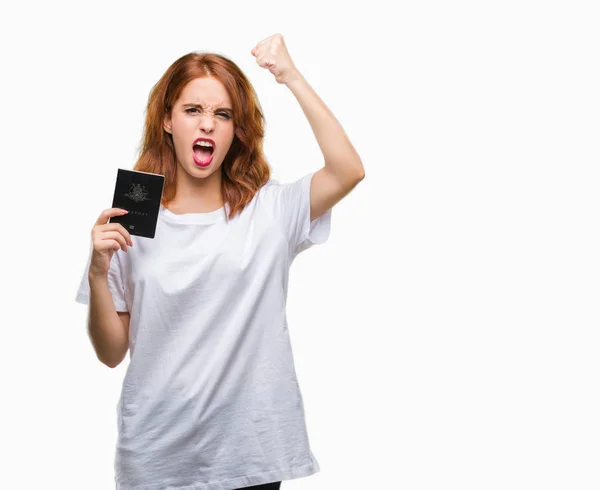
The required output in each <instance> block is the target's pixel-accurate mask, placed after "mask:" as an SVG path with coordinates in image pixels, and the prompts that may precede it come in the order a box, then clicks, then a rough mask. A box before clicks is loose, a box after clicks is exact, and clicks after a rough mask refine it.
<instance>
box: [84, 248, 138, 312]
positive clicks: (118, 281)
mask: <svg viewBox="0 0 600 490" xmlns="http://www.w3.org/2000/svg"><path fill="white" fill-rule="evenodd" d="M92 252H93V244H92V243H91V240H90V251H89V254H88V260H87V263H86V266H85V268H84V271H83V275H82V277H81V281H80V282H79V288H78V289H77V293H76V295H75V301H76V302H77V303H81V304H84V305H87V304H88V303H89V299H90V284H89V281H88V271H89V268H90V263H91V261H92ZM119 252H122V250H120V249H119V250H117V251H116V252H115V253H114V254H113V256H112V259H111V261H110V268H109V270H108V289H109V290H110V293H111V296H112V299H113V303H114V304H115V309H116V310H117V311H129V309H128V308H127V302H126V300H125V287H124V282H123V276H122V275H121V263H120V253H119ZM122 253H125V252H122Z"/></svg>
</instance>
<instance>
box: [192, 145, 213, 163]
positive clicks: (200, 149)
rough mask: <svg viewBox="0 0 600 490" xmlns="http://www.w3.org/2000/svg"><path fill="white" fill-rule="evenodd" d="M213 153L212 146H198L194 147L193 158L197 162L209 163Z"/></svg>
mask: <svg viewBox="0 0 600 490" xmlns="http://www.w3.org/2000/svg"><path fill="white" fill-rule="evenodd" d="M214 151H215V150H214V148H213V147H212V146H202V145H199V144H195V145H194V156H195V157H196V160H198V161H199V162H207V161H209V160H210V159H211V158H212V155H213V153H214Z"/></svg>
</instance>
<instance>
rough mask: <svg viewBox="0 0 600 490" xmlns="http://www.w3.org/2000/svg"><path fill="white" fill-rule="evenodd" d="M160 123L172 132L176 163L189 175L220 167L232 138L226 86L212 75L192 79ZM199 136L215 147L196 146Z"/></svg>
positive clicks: (208, 171) (231, 116) (233, 129)
mask: <svg viewBox="0 0 600 490" xmlns="http://www.w3.org/2000/svg"><path fill="white" fill-rule="evenodd" d="M163 127H164V128H165V131H167V132H168V133H170V134H171V135H172V136H173V143H174V145H175V153H176V155H177V160H178V163H179V166H181V167H182V168H183V169H184V170H185V171H186V172H187V173H188V174H189V175H190V176H192V177H200V178H205V177H208V176H209V175H211V174H213V173H214V172H216V171H217V170H218V169H219V168H220V167H221V164H222V163H223V160H224V159H225V156H226V155H227V152H228V151H229V147H230V146H231V142H232V141H233V136H234V131H235V128H234V124H233V108H232V105H231V99H230V98H229V94H228V93H227V90H225V87H224V86H223V84H222V83H221V82H219V81H218V80H216V79H215V78H211V77H204V78H196V79H194V80H192V81H191V82H189V83H188V84H187V85H186V86H185V88H184V89H183V91H182V93H181V95H180V97H179V99H177V101H176V102H175V105H174V106H173V108H172V110H171V114H170V115H169V114H167V115H166V116H165V119H164V124H163ZM198 138H208V139H210V140H212V141H213V145H214V148H213V149H211V148H207V147H202V146H198V145H197V140H198ZM209 161H210V163H209V164H208V165H206V166H203V165H201V163H202V162H209Z"/></svg>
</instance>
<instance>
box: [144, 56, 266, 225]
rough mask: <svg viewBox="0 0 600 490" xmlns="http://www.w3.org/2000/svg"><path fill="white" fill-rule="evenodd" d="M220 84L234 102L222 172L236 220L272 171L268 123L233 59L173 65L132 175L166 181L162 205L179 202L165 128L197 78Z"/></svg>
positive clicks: (152, 100) (152, 104)
mask: <svg viewBox="0 0 600 490" xmlns="http://www.w3.org/2000/svg"><path fill="white" fill-rule="evenodd" d="M201 77H213V78H215V79H217V80H219V81H220V82H221V83H222V84H223V85H224V86H225V89H226V90H227V92H228V93H229V96H230V97H231V102H232V109H233V121H234V127H235V133H234V137H233V141H232V143H231V147H230V149H229V152H228V153H227V155H226V157H225V159H224V160H223V164H222V165H221V169H220V171H221V172H222V179H221V180H222V186H221V192H222V196H223V201H224V202H226V203H228V204H229V216H228V218H229V219H231V218H233V217H234V216H235V215H236V214H237V213H240V212H241V211H242V210H243V209H244V208H245V207H246V205H247V204H248V203H249V202H250V201H251V200H252V198H253V197H254V195H255V194H256V192H257V191H258V190H259V189H260V188H261V187H262V186H263V185H264V184H265V183H266V182H267V181H268V180H269V178H270V176H271V169H270V167H269V164H268V163H267V160H266V158H265V156H264V154H263V138H264V127H265V118H264V115H263V112H262V108H261V106H260V103H259V102H258V97H257V95H256V92H255V90H254V88H253V87H252V85H251V84H250V82H249V80H248V78H247V77H246V75H244V73H243V72H242V70H240V68H239V67H238V66H237V65H236V64H235V63H234V62H233V61H231V60H230V59H228V58H226V57H225V56H222V55H220V54H216V53H197V52H192V53H188V54H186V55H184V56H182V57H181V58H179V59H178V60H177V61H175V62H174V63H173V64H172V65H171V66H170V67H169V68H168V69H167V71H166V72H165V73H164V75H163V76H162V77H161V78H160V80H159V81H158V82H157V83H156V85H154V87H153V88H152V90H151V92H150V95H149V97H148V106H147V108H146V122H145V128H144V134H143V138H142V143H141V145H140V147H138V150H139V157H138V160H137V162H136V164H135V166H134V167H133V169H134V170H140V171H142V172H150V173H154V174H161V175H164V176H165V186H164V189H163V197H162V199H161V203H162V204H163V205H166V204H168V203H169V202H170V201H172V200H173V198H174V197H175V182H176V179H177V165H176V154H175V146H174V144H173V137H172V136H171V135H170V134H169V133H167V132H166V131H165V129H164V127H163V119H164V116H165V114H171V110H172V108H173V106H174V104H175V102H176V101H177V99H178V98H179V96H180V95H181V92H182V91H183V89H184V87H185V86H186V85H187V84H188V83H189V82H190V81H191V80H194V79H196V78H201Z"/></svg>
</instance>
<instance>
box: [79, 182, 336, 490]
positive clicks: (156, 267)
mask: <svg viewBox="0 0 600 490" xmlns="http://www.w3.org/2000/svg"><path fill="white" fill-rule="evenodd" d="M313 175H314V172H312V173H309V174H307V175H305V176H304V177H302V178H300V179H299V180H297V181H295V182H291V183H287V184H280V183H279V182H277V181H275V180H273V179H271V180H270V181H269V182H268V183H267V184H265V185H264V186H263V187H261V189H260V190H259V191H258V192H257V193H256V195H255V196H254V198H253V199H252V201H251V202H250V203H249V204H248V205H247V206H246V208H245V209H244V210H243V211H242V213H241V214H240V215H237V216H235V217H234V218H233V219H231V220H227V218H226V216H225V210H228V209H229V206H228V204H226V205H225V206H224V207H223V208H221V209H219V210H217V211H213V212H210V213H188V214H179V215H178V214H174V213H172V212H171V211H169V210H168V209H166V208H164V207H163V206H162V205H161V208H160V212H159V219H158V223H157V228H156V235H155V237H154V238H153V239H148V238H144V237H138V236H132V240H133V242H134V246H133V247H130V248H129V249H128V252H127V253H125V252H123V251H122V250H121V249H119V250H117V251H116V252H115V254H114V255H113V258H112V260H111V264H110V271H109V273H108V282H109V288H110V291H111V294H112V298H113V302H114V305H115V308H116V310H117V311H129V313H130V323H129V346H130V350H129V358H130V362H129V365H128V367H127V371H126V374H125V378H124V380H123V386H122V391H121V396H120V398H119V402H118V404H117V421H118V440H117V447H116V452H115V461H114V469H115V483H116V489H117V490H159V489H160V490H162V489H170V490H231V489H234V488H240V487H246V486H252V485H260V484H264V483H269V482H274V481H281V480H289V479H294V478H301V477H305V476H309V475H311V474H313V473H316V472H318V471H319V470H320V468H319V464H318V462H317V460H316V458H315V456H314V455H313V454H312V451H311V449H310V445H309V440H308V436H307V431H306V424H305V414H304V405H303V400H302V396H301V393H300V388H299V385H298V381H297V378H296V372H295V367H294V360H293V356H292V349H291V345H290V339H289V334H288V324H287V318H286V297H287V289H288V272H289V268H290V265H291V263H292V261H293V260H294V258H295V257H296V256H297V255H298V253H300V252H302V251H303V250H306V249H307V248H309V247H311V246H312V245H313V244H321V243H325V242H326V241H327V239H328V237H329V233H330V227H331V209H330V210H329V211H327V213H325V214H324V215H323V216H321V217H320V218H317V219H315V220H313V221H312V222H311V221H310V199H309V197H310V182H311V178H312V176H313ZM90 258H91V247H90V257H89V258H88V265H86V267H85V270H84V274H83V277H82V279H81V283H80V286H79V290H78V291H77V295H76V301H77V302H79V303H83V304H87V303H88V297H89V296H88V294H89V284H88V279H87V270H88V267H89V260H90Z"/></svg>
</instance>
